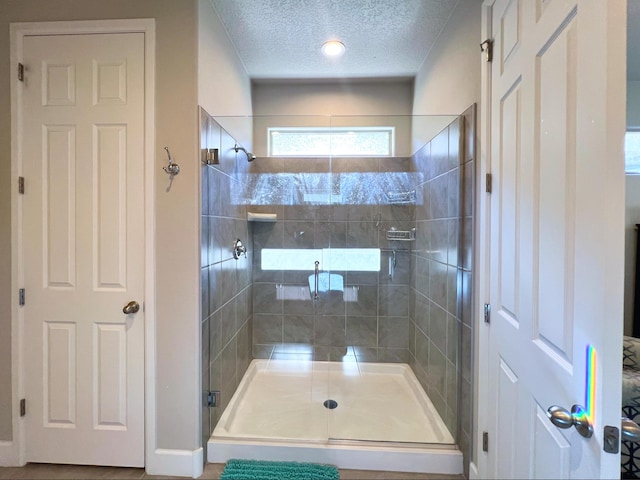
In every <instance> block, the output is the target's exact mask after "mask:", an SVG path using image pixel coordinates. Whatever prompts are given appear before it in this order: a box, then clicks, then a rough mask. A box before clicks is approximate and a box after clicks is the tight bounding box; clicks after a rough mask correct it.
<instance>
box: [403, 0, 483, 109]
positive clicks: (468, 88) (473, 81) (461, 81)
mask: <svg viewBox="0 0 640 480" xmlns="http://www.w3.org/2000/svg"><path fill="white" fill-rule="evenodd" d="M481 5H482V2H481V1H480V0H460V1H459V2H458V5H457V6H456V8H455V10H454V11H453V13H452V14H451V18H450V19H449V22H448V23H447V25H446V28H445V29H443V31H442V33H441V34H440V36H439V37H438V40H437V41H436V43H435V45H434V46H433V48H432V49H431V50H430V51H429V54H428V55H427V58H426V59H425V61H424V64H423V65H422V67H421V68H420V70H418V73H417V75H416V78H415V83H414V97H413V111H412V113H413V115H459V114H461V113H462V112H463V111H465V110H466V109H467V107H469V105H471V104H473V103H478V102H480V67H481V62H482V61H483V58H484V57H483V56H482V55H481V54H480V47H479V44H480V41H481V40H480V18H481V15H480V11H481V10H480V7H481Z"/></svg>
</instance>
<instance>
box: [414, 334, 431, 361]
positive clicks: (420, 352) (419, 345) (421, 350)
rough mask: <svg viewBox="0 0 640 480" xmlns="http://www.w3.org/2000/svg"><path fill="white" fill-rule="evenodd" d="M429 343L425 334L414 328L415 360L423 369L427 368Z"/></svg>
mask: <svg viewBox="0 0 640 480" xmlns="http://www.w3.org/2000/svg"><path fill="white" fill-rule="evenodd" d="M429 349H430V343H429V339H428V338H427V336H426V335H425V334H424V333H422V332H421V331H420V330H416V355H415V356H416V362H417V364H418V365H420V367H421V368H423V369H424V370H425V371H427V370H428V368H429Z"/></svg>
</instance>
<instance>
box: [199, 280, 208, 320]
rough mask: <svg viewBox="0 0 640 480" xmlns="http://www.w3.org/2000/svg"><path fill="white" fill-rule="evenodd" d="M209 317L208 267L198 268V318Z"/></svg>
mask: <svg viewBox="0 0 640 480" xmlns="http://www.w3.org/2000/svg"><path fill="white" fill-rule="evenodd" d="M208 317H209V267H204V268H203V269H201V270H200V320H205V319H207V318H208Z"/></svg>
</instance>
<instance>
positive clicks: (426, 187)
mask: <svg viewBox="0 0 640 480" xmlns="http://www.w3.org/2000/svg"><path fill="white" fill-rule="evenodd" d="M414 215H415V220H416V221H418V222H420V221H425V220H430V219H431V184H430V182H423V183H420V184H419V185H417V186H416V205H415V208H414Z"/></svg>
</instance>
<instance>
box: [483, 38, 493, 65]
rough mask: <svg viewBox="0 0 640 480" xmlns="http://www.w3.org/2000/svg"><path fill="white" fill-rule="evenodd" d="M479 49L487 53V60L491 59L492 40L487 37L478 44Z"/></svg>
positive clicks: (490, 60)
mask: <svg viewBox="0 0 640 480" xmlns="http://www.w3.org/2000/svg"><path fill="white" fill-rule="evenodd" d="M480 51H481V52H485V53H486V54H487V62H492V61H493V40H491V39H490V38H487V39H486V40H485V41H484V42H482V43H481V44H480Z"/></svg>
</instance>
